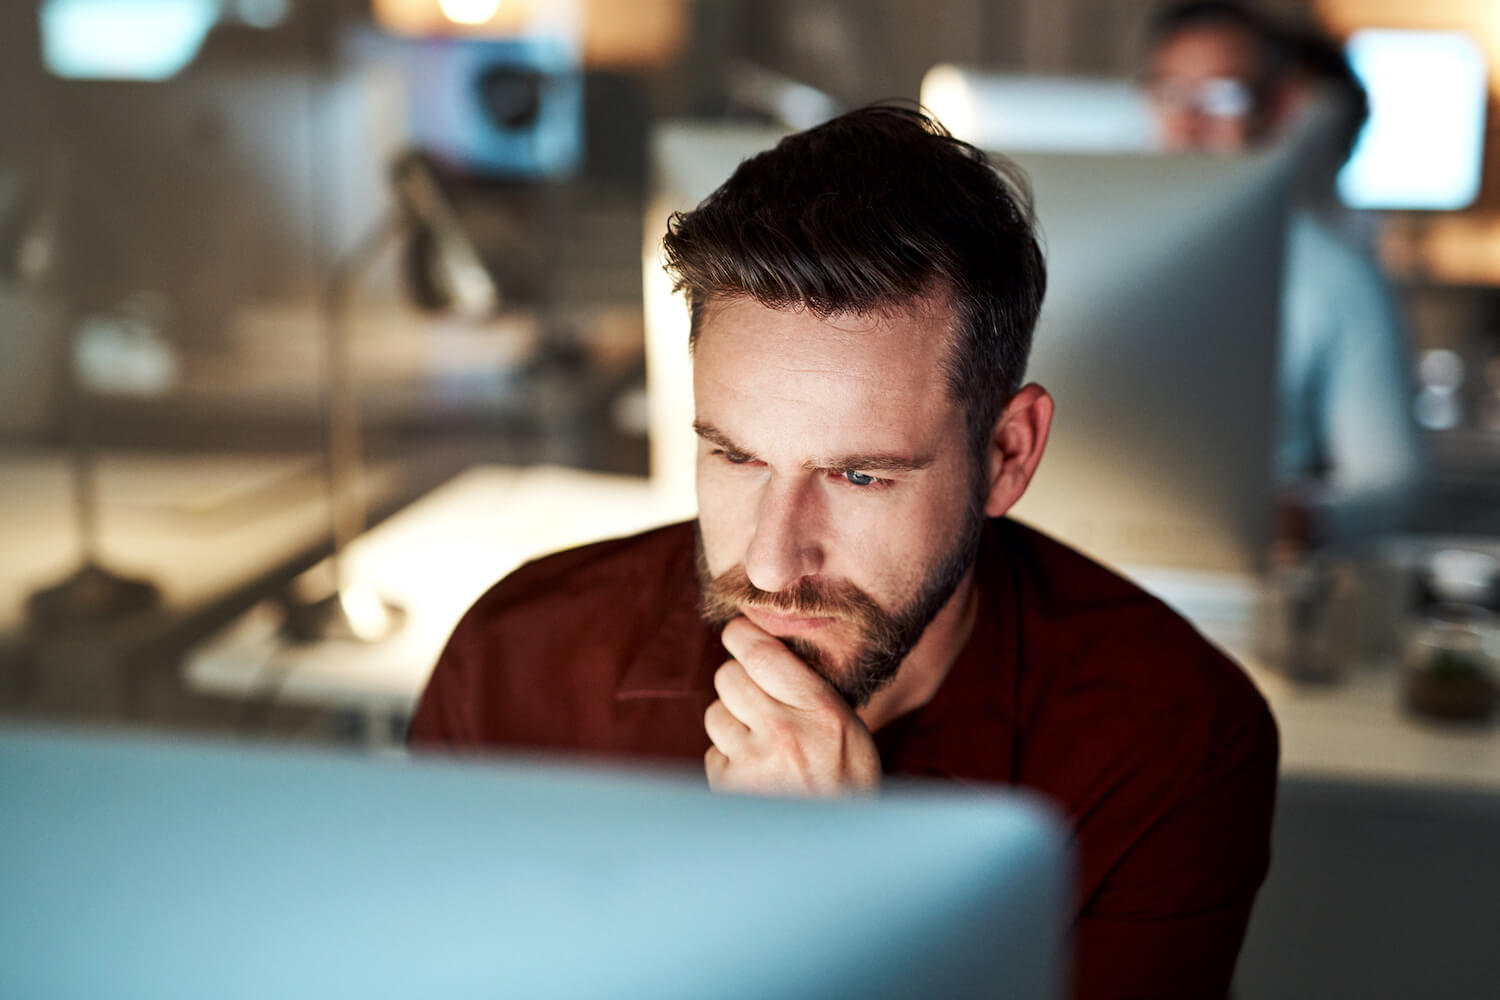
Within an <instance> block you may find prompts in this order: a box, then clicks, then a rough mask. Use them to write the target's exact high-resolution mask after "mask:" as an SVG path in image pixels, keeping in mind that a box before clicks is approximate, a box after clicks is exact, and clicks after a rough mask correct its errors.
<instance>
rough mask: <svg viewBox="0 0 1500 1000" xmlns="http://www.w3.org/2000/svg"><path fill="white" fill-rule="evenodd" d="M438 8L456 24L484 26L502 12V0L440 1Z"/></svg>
mask: <svg viewBox="0 0 1500 1000" xmlns="http://www.w3.org/2000/svg"><path fill="white" fill-rule="evenodd" d="M438 7H440V8H441V9H442V11H443V16H444V17H446V18H448V20H450V21H452V22H453V23H455V24H483V23H485V22H486V21H488V20H489V19H490V18H492V17H494V16H495V14H496V12H497V11H499V10H500V0H438Z"/></svg>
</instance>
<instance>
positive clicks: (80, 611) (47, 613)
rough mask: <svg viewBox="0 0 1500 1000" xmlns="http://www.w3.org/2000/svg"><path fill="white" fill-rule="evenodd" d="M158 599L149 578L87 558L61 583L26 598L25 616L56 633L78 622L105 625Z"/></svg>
mask: <svg viewBox="0 0 1500 1000" xmlns="http://www.w3.org/2000/svg"><path fill="white" fill-rule="evenodd" d="M160 603H161V591H160V590H159V589H158V588H157V586H156V584H154V583H151V582H150V581H149V580H133V579H131V578H130V577H125V576H120V575H119V574H118V573H112V572H110V571H109V570H107V569H105V568H104V567H103V566H100V565H99V564H98V563H94V562H86V563H84V564H83V566H81V567H80V568H79V569H78V571H77V572H75V573H73V574H72V575H71V576H69V577H68V578H67V579H65V580H63V581H61V582H60V583H56V584H53V585H52V586H50V587H46V588H44V589H42V590H38V591H36V592H35V593H33V594H32V595H31V596H30V597H28V598H27V599H26V618H27V621H29V622H30V623H31V625H32V627H33V628H36V629H37V630H39V631H41V632H44V633H57V632H61V631H64V630H66V629H69V628H77V627H80V626H97V625H108V624H110V623H113V622H118V621H121V620H123V619H126V618H129V617H131V616H132V615H137V614H140V613H141V612H143V611H149V610H151V609H152V608H154V607H156V606H158V605H159V604H160Z"/></svg>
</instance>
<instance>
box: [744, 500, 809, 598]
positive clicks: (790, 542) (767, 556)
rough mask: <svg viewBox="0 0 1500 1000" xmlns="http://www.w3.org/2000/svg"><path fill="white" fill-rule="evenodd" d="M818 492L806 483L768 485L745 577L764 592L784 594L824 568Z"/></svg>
mask: <svg viewBox="0 0 1500 1000" xmlns="http://www.w3.org/2000/svg"><path fill="white" fill-rule="evenodd" d="M819 521H820V515H819V511H818V502H817V496H816V488H815V486H814V484H812V483H810V482H806V481H795V482H775V481H772V482H770V483H767V484H766V487H765V489H764V491H763V492H762V493H761V497H760V505H759V508H758V510H757V511H756V520H755V534H754V536H752V537H751V539H750V548H749V550H748V551H747V552H746V553H745V575H746V576H748V577H749V578H750V582H751V583H753V584H755V586H756V587H758V588H759V589H761V590H764V591H767V592H770V593H775V592H776V591H780V590H785V589H786V588H788V587H790V586H792V585H793V584H795V583H796V582H797V581H798V580H800V579H802V578H803V577H805V576H814V575H816V574H817V572H818V571H819V570H820V569H822V568H823V550H822V547H821V545H820V544H819V542H818V524H819Z"/></svg>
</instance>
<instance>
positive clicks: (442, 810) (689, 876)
mask: <svg viewBox="0 0 1500 1000" xmlns="http://www.w3.org/2000/svg"><path fill="white" fill-rule="evenodd" d="M0 787H3V788H5V790H6V791H5V803H6V818H5V823H4V824H3V826H0V884H3V885H4V886H5V887H6V889H5V895H4V900H3V902H0V941H3V944H0V967H3V968H4V969H5V974H4V979H5V983H6V987H7V989H8V990H12V991H14V995H16V996H152V997H162V998H170V997H202V996H214V997H224V998H234V997H256V998H260V997H272V996H275V997H330V996H353V995H360V994H364V995H370V996H407V997H422V996H444V997H497V996H516V997H539V996H546V997H556V998H563V997H580V998H581V997H589V998H595V997H642V998H646V997H649V998H670V997H719V998H733V997H745V998H752V997H753V998H762V997H831V996H861V997H913V996H941V997H978V996H996V995H1004V996H1007V997H1012V998H1015V1000H1033V998H1037V1000H1040V998H1050V997H1058V996H1061V995H1062V989H1063V982H1062V977H1063V971H1062V970H1063V969H1064V967H1065V962H1064V957H1065V955H1064V952H1063V934H1064V920H1065V916H1064V914H1065V910H1066V905H1067V904H1066V901H1065V900H1066V894H1067V892H1068V886H1067V881H1068V880H1067V876H1066V868H1067V851H1066V848H1065V847H1064V846H1063V844H1064V840H1063V835H1062V834H1061V833H1060V832H1059V828H1058V827H1057V826H1055V825H1054V823H1053V820H1052V819H1051V818H1050V817H1049V816H1048V814H1046V813H1045V812H1043V811H1042V810H1041V809H1040V808H1038V807H1037V806H1036V805H1034V804H1033V803H1032V802H1031V801H1030V800H1027V799H1024V798H1021V797H1017V796H999V795H976V794H969V795H954V794H935V793H925V792H924V793H917V792H910V793H908V794H904V795H903V794H894V795H890V796H887V797H884V798H882V799H880V800H869V801H864V802H850V801H838V802H805V801H788V800H772V799H752V798H737V797H716V796H712V795H710V793H709V792H708V790H707V788H705V787H702V786H701V783H700V782H696V781H695V782H688V781H687V780H685V779H684V780H677V779H675V778H670V777H667V776H643V775H633V774H627V773H613V774H611V773H606V772H603V771H599V770H594V771H583V770H574V769H570V768H565V767H562V766H559V765H556V764H552V765H548V766H541V765H536V764H525V763H521V762H511V763H507V764H502V765H498V766H479V765H477V764H455V763H433V762H423V763H421V764H409V763H404V762H392V761H371V760H360V759H348V758H338V757H334V756H328V755H314V754H310V753H292V752H286V751H274V752H273V751H268V750H247V749H243V748H234V747H211V746H191V745H169V744H164V743H157V742H146V741H143V740H141V741H137V740H126V739H119V738H113V739H105V738H98V737H94V738H87V739H84V738H77V737H65V736H59V735H55V734H48V733H44V732H40V731H27V730H11V731H0ZM876 872H878V873H879V878H874V877H872V876H873V874H874V873H876Z"/></svg>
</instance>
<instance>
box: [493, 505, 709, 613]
mask: <svg viewBox="0 0 1500 1000" xmlns="http://www.w3.org/2000/svg"><path fill="white" fill-rule="evenodd" d="M695 524H696V522H693V521H683V522H679V523H677V524H669V525H666V526H664V527H660V528H654V529H652V530H650V531H644V532H641V533H640V534H636V535H630V536H628V537H624V538H610V539H606V540H604V541H599V542H592V543H590V544H587V545H580V546H578V547H576V548H571V549H566V550H564V551H561V552H554V553H552V554H551V555H546V556H542V557H540V558H538V559H534V560H532V561H530V562H527V563H525V564H523V565H521V566H520V567H518V568H517V569H515V570H514V571H512V572H511V573H509V574H507V575H506V576H505V577H504V578H502V579H501V580H500V581H499V582H497V583H495V584H494V585H493V586H491V587H490V589H489V590H488V591H486V592H485V594H484V596H482V597H481V598H480V599H479V600H478V601H477V602H475V604H474V607H473V608H472V609H471V611H470V613H469V617H471V618H478V619H481V620H484V621H493V620H495V619H496V618H499V617H502V616H513V615H516V614H522V615H524V614H525V613H526V612H527V611H528V610H530V609H534V608H535V607H536V606H538V605H548V606H552V605H556V604H558V603H564V604H586V603H589V602H591V601H594V600H597V599H599V598H600V597H608V598H612V599H614V600H626V599H630V600H633V601H639V600H645V599H650V598H652V597H655V596H657V595H658V594H661V593H663V592H664V591H665V590H667V589H673V590H675V589H677V588H680V587H681V586H682V581H683V580H684V578H685V577H684V574H685V573H686V574H688V575H689V576H690V575H691V574H692V573H693V559H694V552H695Z"/></svg>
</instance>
